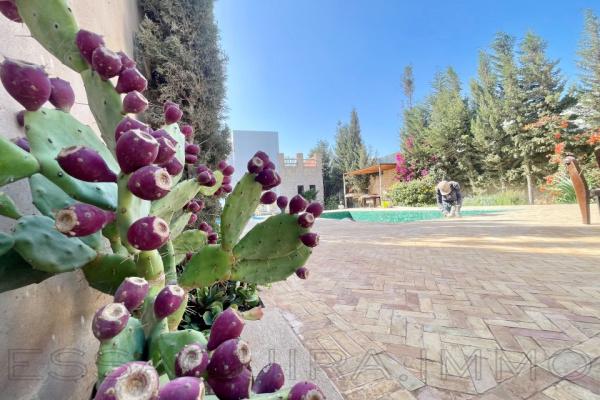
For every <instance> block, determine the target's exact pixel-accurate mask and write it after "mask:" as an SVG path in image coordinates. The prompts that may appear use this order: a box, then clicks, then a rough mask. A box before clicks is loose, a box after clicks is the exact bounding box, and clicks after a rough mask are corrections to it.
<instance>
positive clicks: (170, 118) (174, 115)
mask: <svg viewBox="0 0 600 400" xmlns="http://www.w3.org/2000/svg"><path fill="white" fill-rule="evenodd" d="M181 117H183V111H181V110H180V109H179V107H178V106H169V107H167V108H166V110H165V122H166V123H167V124H174V123H175V122H178V121H179V120H180V119H181Z"/></svg>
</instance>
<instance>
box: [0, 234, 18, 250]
mask: <svg viewBox="0 0 600 400" xmlns="http://www.w3.org/2000/svg"><path fill="white" fill-rule="evenodd" d="M14 245H15V239H13V237H12V236H10V235H7V234H6V233H3V232H0V256H3V255H4V254H6V253H8V252H9V251H10V249H12V248H13V246H14Z"/></svg>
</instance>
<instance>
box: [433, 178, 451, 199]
mask: <svg viewBox="0 0 600 400" xmlns="http://www.w3.org/2000/svg"><path fill="white" fill-rule="evenodd" d="M437 190H439V191H440V193H441V194H443V195H444V196H446V195H449V194H450V192H452V187H450V182H448V181H441V182H440V183H438V185H437Z"/></svg>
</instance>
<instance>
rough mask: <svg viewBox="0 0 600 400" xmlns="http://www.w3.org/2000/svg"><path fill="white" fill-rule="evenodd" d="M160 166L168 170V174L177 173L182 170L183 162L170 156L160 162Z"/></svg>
mask: <svg viewBox="0 0 600 400" xmlns="http://www.w3.org/2000/svg"><path fill="white" fill-rule="evenodd" d="M160 166H161V167H163V168H164V169H166V170H167V171H168V172H169V175H171V176H175V175H179V174H180V173H181V171H183V164H182V163H181V162H179V160H178V159H177V157H171V159H170V160H169V161H167V162H165V163H162V164H160Z"/></svg>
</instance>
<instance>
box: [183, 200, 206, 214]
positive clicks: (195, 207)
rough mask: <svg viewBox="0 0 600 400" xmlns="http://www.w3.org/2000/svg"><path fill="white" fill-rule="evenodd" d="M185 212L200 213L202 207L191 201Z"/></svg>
mask: <svg viewBox="0 0 600 400" xmlns="http://www.w3.org/2000/svg"><path fill="white" fill-rule="evenodd" d="M186 208H187V210H188V211H189V212H193V213H197V212H200V211H201V210H202V207H201V206H200V204H199V203H198V202H197V201H196V200H192V201H190V202H189V203H188V204H187V207H186Z"/></svg>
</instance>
